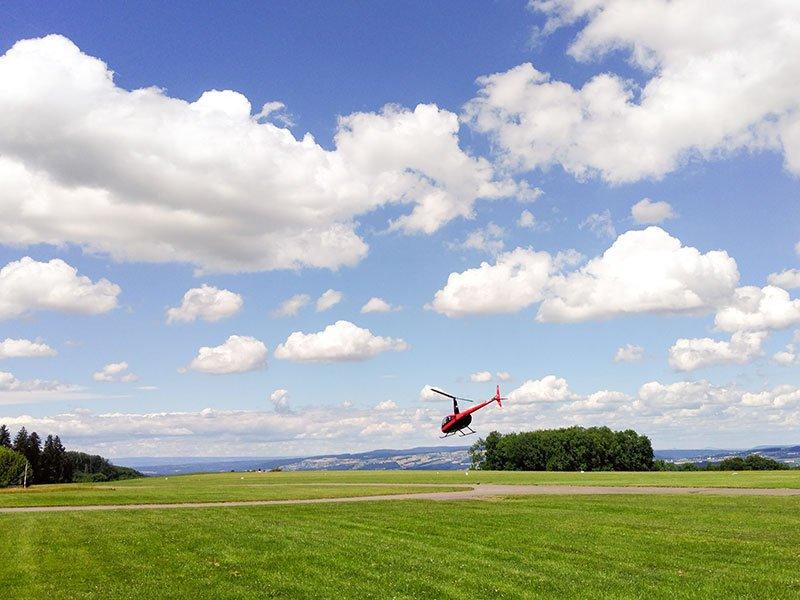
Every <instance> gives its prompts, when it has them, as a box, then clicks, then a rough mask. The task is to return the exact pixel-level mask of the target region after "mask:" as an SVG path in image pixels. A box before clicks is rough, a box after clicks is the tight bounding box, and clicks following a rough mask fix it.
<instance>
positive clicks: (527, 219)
mask: <svg viewBox="0 0 800 600" xmlns="http://www.w3.org/2000/svg"><path fill="white" fill-rule="evenodd" d="M517 226H518V227H524V228H526V229H533V228H534V227H536V217H535V216H534V215H533V213H532V212H531V211H529V210H523V211H522V213H521V214H520V215H519V219H517Z"/></svg>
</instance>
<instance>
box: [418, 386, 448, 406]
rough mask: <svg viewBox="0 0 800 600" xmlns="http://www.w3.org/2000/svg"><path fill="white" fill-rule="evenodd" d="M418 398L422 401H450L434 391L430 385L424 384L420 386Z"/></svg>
mask: <svg viewBox="0 0 800 600" xmlns="http://www.w3.org/2000/svg"><path fill="white" fill-rule="evenodd" d="M419 399H420V400H422V401H423V402H445V401H447V402H450V399H449V398H447V397H445V396H442V395H441V394H437V393H436V392H434V391H433V389H432V387H431V386H430V385H425V386H423V387H422V389H421V390H420V391H419Z"/></svg>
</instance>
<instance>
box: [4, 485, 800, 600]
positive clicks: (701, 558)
mask: <svg viewBox="0 0 800 600" xmlns="http://www.w3.org/2000/svg"><path fill="white" fill-rule="evenodd" d="M798 548H800V498H775V497H721V496H705V497H698V496H690V495H686V496H649V497H644V496H583V497H579V496H574V497H571V496H550V497H541V496H537V497H529V498H509V499H503V500H496V501H463V502H426V501H422V500H411V501H398V502H374V503H358V504H356V503H354V504H336V505H331V504H325V505H294V506H269V507H244V508H209V509H201V510H197V509H194V510H193V509H178V510H169V511H167V510H153V511H123V512H93V513H27V514H6V515H0V589H2V590H3V591H4V597H7V598H15V597H47V598H49V599H52V600H55V599H60V598H460V599H463V598H490V597H491V598H494V597H496V598H536V597H562V598H563V597H566V598H612V597H613V598H670V599H672V600H674V599H676V598H790V597H798V595H800V575H799V574H798V569H797V560H798V558H800V552H799V551H798Z"/></svg>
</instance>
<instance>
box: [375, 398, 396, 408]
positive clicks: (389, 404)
mask: <svg viewBox="0 0 800 600" xmlns="http://www.w3.org/2000/svg"><path fill="white" fill-rule="evenodd" d="M396 408H397V403H396V402H395V401H394V400H384V401H383V402H379V403H378V404H376V405H375V410H395V409H396Z"/></svg>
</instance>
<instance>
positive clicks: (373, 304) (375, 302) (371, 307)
mask: <svg viewBox="0 0 800 600" xmlns="http://www.w3.org/2000/svg"><path fill="white" fill-rule="evenodd" d="M398 310H400V307H398V306H392V305H391V304H389V303H388V302H387V301H386V300H384V299H383V298H378V297H377V296H373V297H372V298H370V299H369V300H368V301H367V303H366V304H365V305H364V306H362V307H361V313H362V314H368V313H386V312H394V311H398Z"/></svg>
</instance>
